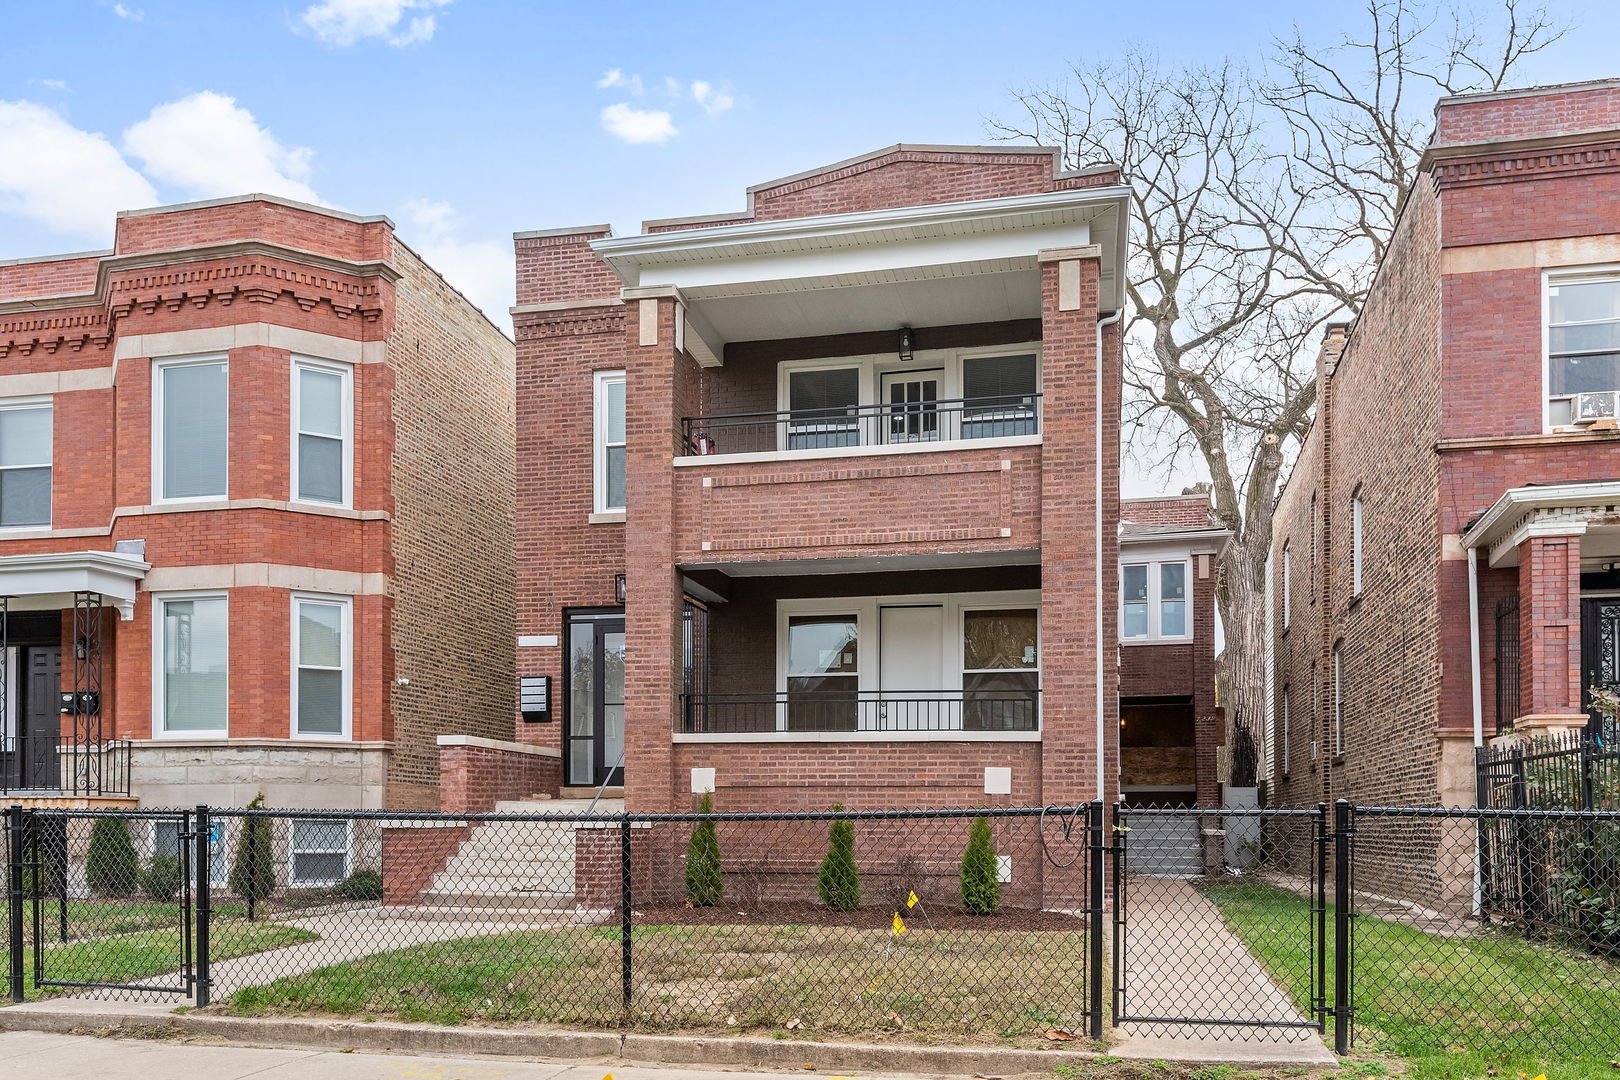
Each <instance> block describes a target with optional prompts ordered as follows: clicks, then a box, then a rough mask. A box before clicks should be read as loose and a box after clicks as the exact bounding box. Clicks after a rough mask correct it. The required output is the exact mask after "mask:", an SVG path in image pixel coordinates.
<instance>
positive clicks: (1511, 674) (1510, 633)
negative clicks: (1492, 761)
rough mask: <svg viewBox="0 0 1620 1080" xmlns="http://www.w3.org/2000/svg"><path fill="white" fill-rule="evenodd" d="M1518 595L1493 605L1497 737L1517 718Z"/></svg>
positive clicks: (1518, 694)
mask: <svg viewBox="0 0 1620 1080" xmlns="http://www.w3.org/2000/svg"><path fill="white" fill-rule="evenodd" d="M1521 685H1522V684H1521V683H1520V674H1519V594H1518V593H1513V594H1512V595H1510V596H1504V597H1503V598H1502V599H1501V600H1499V601H1497V604H1496V733H1497V734H1498V735H1500V734H1502V733H1503V732H1504V731H1507V730H1508V729H1509V728H1511V727H1512V726H1513V721H1515V720H1517V719H1518V718H1519V707H1520V702H1521V697H1520V687H1521Z"/></svg>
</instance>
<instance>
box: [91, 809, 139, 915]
mask: <svg viewBox="0 0 1620 1080" xmlns="http://www.w3.org/2000/svg"><path fill="white" fill-rule="evenodd" d="M84 875H85V880H86V881H87V882H88V884H89V885H90V891H91V892H92V893H93V894H95V895H96V896H110V897H117V896H134V895H135V893H136V891H137V890H138V889H140V887H141V862H140V858H139V856H137V855H136V854H135V844H134V842H133V841H132V840H130V838H129V825H128V823H126V822H125V821H124V820H123V819H121V818H110V817H105V818H97V819H96V823H95V824H94V825H92V826H91V827H90V849H89V851H88V852H87V853H86V854H85V860H84Z"/></svg>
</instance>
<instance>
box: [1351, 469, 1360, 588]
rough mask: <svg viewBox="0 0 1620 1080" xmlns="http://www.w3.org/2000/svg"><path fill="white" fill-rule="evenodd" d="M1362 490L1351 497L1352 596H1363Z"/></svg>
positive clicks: (1358, 490) (1358, 488)
mask: <svg viewBox="0 0 1620 1080" xmlns="http://www.w3.org/2000/svg"><path fill="white" fill-rule="evenodd" d="M1361 563H1362V558H1361V488H1360V487H1357V488H1356V492H1355V494H1354V495H1351V496H1350V595H1351V596H1360V595H1361Z"/></svg>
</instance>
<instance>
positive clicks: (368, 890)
mask: <svg viewBox="0 0 1620 1080" xmlns="http://www.w3.org/2000/svg"><path fill="white" fill-rule="evenodd" d="M332 891H333V892H334V893H336V894H337V895H339V896H341V897H342V898H343V899H345V900H381V899H382V895H383V881H382V875H381V874H379V873H377V871H375V870H356V871H355V872H354V873H352V874H350V875H349V876H348V877H346V878H344V879H343V880H342V881H340V882H338V883H337V885H336V886H334V887H333V889H332Z"/></svg>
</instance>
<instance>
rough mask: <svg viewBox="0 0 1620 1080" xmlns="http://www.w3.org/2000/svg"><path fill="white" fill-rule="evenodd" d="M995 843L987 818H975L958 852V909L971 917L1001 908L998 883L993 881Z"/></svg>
mask: <svg viewBox="0 0 1620 1080" xmlns="http://www.w3.org/2000/svg"><path fill="white" fill-rule="evenodd" d="M996 877H997V874H996V842H995V840H994V839H993V838H992V837H991V835H990V819H989V818H984V817H976V818H974V819H973V830H972V832H970V833H969V834H968V845H967V850H966V851H964V852H963V853H962V906H963V907H965V908H967V909H968V911H970V912H972V913H973V914H974V915H990V914H993V913H994V912H995V910H996V908H998V907H1000V906H1001V882H999V881H997V880H996Z"/></svg>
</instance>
